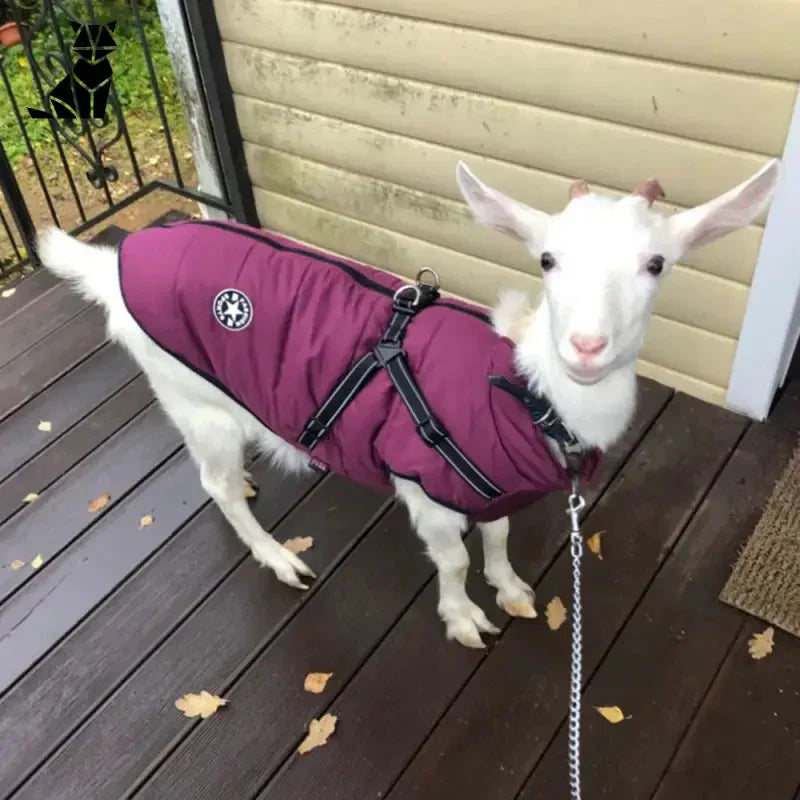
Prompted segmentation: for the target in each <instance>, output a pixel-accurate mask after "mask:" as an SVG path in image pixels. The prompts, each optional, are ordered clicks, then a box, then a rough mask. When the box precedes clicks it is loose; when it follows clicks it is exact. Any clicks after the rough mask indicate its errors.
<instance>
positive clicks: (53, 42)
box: [0, 0, 240, 277]
mask: <svg viewBox="0 0 800 800" xmlns="http://www.w3.org/2000/svg"><path fill="white" fill-rule="evenodd" d="M114 5H115V7H116V8H117V9H119V8H120V7H123V8H124V9H127V10H128V11H129V13H130V17H129V18H128V19H127V25H126V30H127V32H128V35H130V34H131V32H132V31H133V32H135V34H134V35H135V36H136V38H137V40H138V47H140V48H141V57H142V59H143V65H142V66H143V73H144V74H145V75H146V79H147V81H148V82H149V91H151V92H152V97H153V99H154V101H155V112H156V114H157V122H156V124H157V125H158V128H159V130H160V131H161V133H162V139H163V145H164V146H165V147H166V150H167V154H168V162H169V174H168V175H163V174H161V175H159V176H158V177H156V178H153V179H151V180H146V179H145V178H144V175H143V170H142V155H143V154H142V153H140V152H139V149H138V148H137V143H136V142H135V141H134V137H133V136H132V133H131V128H130V125H129V124H128V114H129V113H130V109H128V110H127V113H126V109H124V108H123V103H122V102H121V101H120V95H119V92H118V86H117V82H116V80H115V78H114V76H113V50H114V47H115V44H116V40H115V39H114V37H115V36H116V37H117V38H118V37H119V34H115V29H117V28H116V26H115V25H114V24H113V23H114V22H115V20H109V19H108V18H107V14H108V7H107V6H108V4H107V3H106V2H103V3H102V4H101V5H100V7H99V8H97V7H96V5H95V3H94V2H93V0H0V8H2V9H5V10H6V18H7V20H8V22H7V25H6V27H10V24H11V23H13V25H14V26H16V31H17V32H18V37H19V39H20V41H19V44H18V45H17V46H12V47H11V48H9V47H4V48H2V49H0V83H2V89H0V91H5V92H6V93H7V95H8V102H9V105H10V108H11V112H12V116H13V120H14V122H15V126H14V135H15V136H18V137H19V139H17V140H16V146H17V151H19V150H20V148H22V149H24V152H25V155H24V159H25V162H26V163H25V165H24V166H21V165H17V166H16V170H17V174H15V167H12V163H11V160H10V158H9V156H8V155H7V152H6V147H5V146H4V144H5V143H4V142H3V141H2V138H0V188H1V189H2V194H3V199H4V201H5V210H4V209H3V204H2V203H0V277H3V275H4V274H8V273H9V272H10V271H11V270H19V269H20V268H21V267H23V266H25V265H26V264H28V263H32V264H33V265H34V266H35V265H36V263H37V261H36V253H35V236H36V233H35V229H36V225H35V223H34V219H33V216H32V214H31V205H30V195H31V189H30V187H31V186H34V187H38V189H37V194H41V199H42V200H43V204H42V203H41V202H40V204H39V206H37V209H36V210H37V212H38V217H39V218H40V219H42V218H43V216H44V215H45V213H46V216H47V217H48V218H49V220H51V221H52V223H53V224H55V225H57V226H59V227H62V228H67V229H70V230H71V231H72V232H73V233H81V232H82V231H85V230H87V229H88V228H90V227H91V226H93V225H96V224H97V223H99V222H101V221H102V220H104V219H106V218H107V217H109V216H111V215H112V214H116V213H117V212H118V211H120V210H122V209H124V208H125V207H126V206H129V205H130V204H131V203H133V202H134V201H136V200H138V199H140V198H142V197H144V196H145V195H147V194H149V193H151V192H153V191H154V190H157V189H165V190H167V191H170V192H173V193H175V194H178V195H181V196H183V197H187V198H190V199H193V200H196V201H198V202H199V203H202V204H205V205H208V206H211V207H214V208H219V209H222V210H224V211H226V212H229V213H230V212H231V211H232V204H231V203H230V202H229V201H228V200H227V199H226V200H221V199H220V198H218V197H212V196H209V195H207V194H205V193H202V192H199V191H196V190H193V189H189V188H187V187H186V185H185V182H184V175H183V174H182V171H181V166H180V159H179V158H178V154H177V152H176V143H175V137H174V135H173V125H174V123H175V120H174V118H173V119H172V120H171V119H170V114H169V113H168V112H167V108H166V106H165V102H164V97H163V96H162V90H161V87H160V85H159V76H158V75H157V71H156V65H155V63H154V59H153V53H152V51H151V46H150V42H148V37H147V34H146V28H145V25H144V24H143V20H142V12H141V9H140V3H139V2H138V0H116V2H115V3H114ZM189 5H193V3H191V0H190V2H189ZM185 8H186V7H184V14H186V10H185ZM189 13H190V14H191V15H194V16H196V12H195V11H190V12H189ZM2 21H3V20H2V17H0V22H2ZM212 21H213V20H212ZM187 25H188V22H187ZM193 35H197V34H196V32H194V31H193ZM205 35H207V31H205V30H204V31H201V36H205ZM213 35H214V36H216V37H217V38H218V33H217V31H216V26H215V24H214V26H213ZM108 37H111V39H109V38H108ZM219 46H220V45H219V42H218V41H212V42H211V47H212V48H213V47H219ZM207 48H208V42H202V47H200V48H197V47H195V52H196V53H197V51H198V50H199V51H201V52H205V51H206V50H207ZM12 55H13V56H14V57H17V58H23V57H24V59H25V61H26V62H27V67H26V69H29V71H30V78H31V81H32V82H33V86H34V87H35V96H36V97H37V99H38V103H39V107H38V109H32V108H25V107H23V105H22V103H20V101H19V99H18V98H17V97H15V93H14V90H13V86H12V81H11V80H10V77H9V70H8V69H7V59H8V58H9V57H10V56H12ZM196 57H198V56H196ZM103 62H106V63H105V65H104V63H103ZM98 65H99V66H98ZM109 65H110V69H109ZM12 66H13V65H12ZM203 66H204V65H203V64H202V63H199V68H200V70H201V72H202V69H203ZM205 66H206V69H207V68H208V65H207V64H206V65H205ZM216 69H218V67H216ZM109 71H110V72H111V77H110V79H108V78H106V79H105V80H103V79H104V76H106V75H107V73H108V72H109ZM212 77H213V76H212ZM217 77H219V76H217ZM94 83H96V84H97V85H96V86H95V85H93V84H94ZM104 83H110V85H109V86H108V88H106V89H105V90H103V85H104ZM223 86H224V88H225V89H227V92H228V94H229V92H230V89H229V87H228V86H227V84H223ZM103 91H105V94H106V100H105V109H102V108H101V107H100V106H101V105H102V102H104V101H103V100H102V94H103ZM98 97H99V98H101V99H99V100H98V99H97V98H98ZM225 99H226V100H227V101H229V102H232V101H231V98H230V97H226V98H225ZM87 102H88V103H89V106H87V105H86V104H87ZM82 104H83V105H82ZM87 108H90V111H88V113H87V111H86V109H87ZM34 125H36V126H43V125H44V126H47V128H48V129H49V135H48V136H47V137H46V141H45V145H46V147H47V148H49V152H50V155H51V157H50V166H51V167H53V166H54V167H55V169H56V170H57V172H58V174H59V175H58V177H59V179H63V180H65V181H66V186H67V191H66V192H65V193H63V194H62V195H61V196H60V198H59V202H56V201H55V198H54V196H53V195H54V193H53V191H52V185H51V181H50V180H49V179H48V176H47V175H46V174H45V173H46V170H45V169H44V167H43V164H42V154H41V149H42V146H43V145H42V142H41V139H42V136H41V131H39V135H38V139H39V143H38V144H37V142H36V141H35V139H36V138H37V137H34V136H31V131H32V126H34ZM154 129H155V126H154V128H153V129H151V131H150V133H151V134H152V132H153V130H154ZM150 142H151V143H152V140H150ZM53 150H54V151H55V152H54V153H53ZM79 168H80V169H81V170H82V172H83V175H81V174H79ZM22 169H25V170H28V171H29V173H28V174H27V175H26V178H27V180H26V181H25V185H26V186H27V187H28V190H27V192H26V191H25V190H23V189H22V188H20V180H18V177H17V175H18V174H19V171H20V170H22ZM123 169H124V170H125V173H126V175H130V176H131V178H132V185H131V186H126V187H124V188H123V189H121V187H120V186H119V184H117V182H118V180H119V177H120V174H121V172H122V171H123ZM239 177H240V176H239ZM115 184H116V186H115ZM228 194H230V191H228ZM87 198H88V201H87ZM99 203H101V204H102V207H100V208H98V204H99ZM233 205H235V204H233ZM45 207H46V212H45ZM65 207H68V212H69V214H67V213H65V211H64V209H65ZM233 210H234V211H235V209H233ZM68 215H69V216H71V217H72V220H73V221H77V223H78V224H77V225H74V224H69V225H68V224H66V223H65V219H64V218H65V217H66V216H68ZM237 216H239V215H237ZM4 237H5V253H3V247H2V244H3V239H4ZM4 262H5V263H4Z"/></svg>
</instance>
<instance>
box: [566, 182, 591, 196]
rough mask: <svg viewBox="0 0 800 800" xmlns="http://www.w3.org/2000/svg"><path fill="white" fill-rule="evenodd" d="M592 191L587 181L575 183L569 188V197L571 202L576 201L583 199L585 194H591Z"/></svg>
mask: <svg viewBox="0 0 800 800" xmlns="http://www.w3.org/2000/svg"><path fill="white" fill-rule="evenodd" d="M590 191H591V190H590V189H589V184H588V183H586V181H575V183H573V184H572V186H570V187H569V196H570V199H571V200H574V199H575V198H576V197H583V196H584V195H585V194H589V192H590Z"/></svg>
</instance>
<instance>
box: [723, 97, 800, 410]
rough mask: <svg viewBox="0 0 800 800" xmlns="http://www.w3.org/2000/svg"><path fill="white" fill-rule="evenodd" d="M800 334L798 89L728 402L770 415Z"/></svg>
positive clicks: (799, 121)
mask: <svg viewBox="0 0 800 800" xmlns="http://www.w3.org/2000/svg"><path fill="white" fill-rule="evenodd" d="M798 338H800V92H798V94H797V96H796V97H795V104H794V110H793V112H792V119H791V122H790V123H789V132H788V134H787V137H786V144H785V147H784V150H783V158H782V164H781V175H780V178H779V180H778V185H777V188H776V190H775V195H774V197H773V200H772V205H771V207H770V210H769V215H768V217H767V224H766V226H765V228H764V237H763V239H762V242H761V249H760V250H759V253H758V259H757V261H756V267H755V272H754V274H753V281H752V284H751V287H750V293H749V296H748V299H747V308H746V310H745V315H744V321H743V323H742V329H741V332H740V334H739V342H738V344H737V347H736V354H735V356H734V360H733V368H732V371H731V378H730V382H729V384H728V393H727V397H726V402H725V405H726V406H727V407H728V408H730V409H731V410H733V411H738V412H740V413H742V414H746V415H747V416H749V417H752V418H753V419H756V420H764V419H766V418H767V416H768V415H769V411H770V408H771V406H772V402H773V400H774V398H775V395H776V393H777V391H778V389H779V388H780V387H781V386H782V385H783V383H784V381H785V380H786V374H787V372H788V370H789V365H790V363H791V360H792V354H793V353H794V350H795V347H796V346H797V342H798Z"/></svg>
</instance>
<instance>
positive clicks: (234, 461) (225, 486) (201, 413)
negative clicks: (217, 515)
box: [170, 406, 314, 589]
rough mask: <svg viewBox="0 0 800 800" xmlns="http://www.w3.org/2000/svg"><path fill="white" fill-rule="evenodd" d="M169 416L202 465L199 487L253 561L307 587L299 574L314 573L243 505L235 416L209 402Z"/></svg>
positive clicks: (242, 473) (241, 447)
mask: <svg viewBox="0 0 800 800" xmlns="http://www.w3.org/2000/svg"><path fill="white" fill-rule="evenodd" d="M170 416H171V417H172V419H173V421H174V422H175V423H176V424H177V426H178V428H179V429H180V430H181V432H182V433H183V435H184V439H185V440H186V444H187V447H188V448H189V451H190V453H191V454H192V457H193V458H194V460H195V461H196V462H197V464H198V465H199V467H200V481H201V483H202V484H203V488H204V489H205V490H206V491H207V492H208V494H209V495H210V496H211V498H212V499H213V500H214V501H215V502H216V504H217V505H218V506H219V508H220V510H221V511H222V513H223V514H224V515H225V518H226V519H227V520H228V522H229V523H230V524H231V526H232V527H233V529H234V530H235V531H236V533H237V535H238V536H239V538H240V539H241V540H242V541H243V542H244V543H245V544H246V545H247V546H248V547H249V548H250V551H251V552H252V554H253V557H254V558H255V559H256V561H258V563H259V564H261V565H263V566H266V567H269V568H270V569H271V570H272V571H273V572H274V573H275V574H276V575H277V577H278V580H280V581H283V583H287V584H289V585H290V586H294V587H296V588H298V589H307V588H308V587H307V586H306V585H305V584H304V583H303V582H302V581H301V580H300V575H307V576H310V577H314V573H313V572H312V571H311V569H309V568H308V567H307V566H306V565H305V564H304V563H303V561H302V560H301V559H300V558H298V557H297V556H296V555H295V554H294V553H291V552H289V550H287V549H286V548H285V547H283V545H281V544H280V543H279V542H278V541H276V540H275V539H274V538H273V537H272V536H271V535H270V534H269V533H267V532H266V531H265V530H264V529H263V528H262V527H261V525H260V524H259V522H258V520H257V519H256V518H255V517H254V516H253V512H252V511H251V510H250V507H249V505H248V504H247V499H246V497H245V479H246V475H247V473H246V472H245V469H244V434H243V432H242V429H241V427H240V426H239V425H238V423H237V422H236V420H235V419H234V418H233V417H232V416H231V415H230V414H229V413H227V412H226V411H224V410H222V409H217V408H215V407H213V406H203V407H200V408H198V407H197V406H194V407H192V408H191V412H190V413H189V414H182V413H180V412H179V413H178V414H175V413H170Z"/></svg>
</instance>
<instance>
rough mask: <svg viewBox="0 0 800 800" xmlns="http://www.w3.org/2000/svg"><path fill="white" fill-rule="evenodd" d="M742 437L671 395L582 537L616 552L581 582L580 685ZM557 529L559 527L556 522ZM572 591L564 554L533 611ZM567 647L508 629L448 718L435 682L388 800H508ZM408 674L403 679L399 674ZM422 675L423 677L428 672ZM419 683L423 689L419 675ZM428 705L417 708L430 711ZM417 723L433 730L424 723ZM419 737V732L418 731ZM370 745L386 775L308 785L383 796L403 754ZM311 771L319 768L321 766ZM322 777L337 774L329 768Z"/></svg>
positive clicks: (552, 723) (722, 417) (543, 738)
mask: <svg viewBox="0 0 800 800" xmlns="http://www.w3.org/2000/svg"><path fill="white" fill-rule="evenodd" d="M745 426H746V422H745V421H744V420H743V419H741V418H738V417H735V416H734V415H732V414H730V413H728V412H725V411H723V410H721V409H719V408H715V407H712V406H708V405H706V404H703V403H700V402H699V401H697V400H694V399H691V398H689V397H687V396H686V395H676V396H675V397H674V398H673V400H672V401H671V402H670V404H669V406H667V408H666V410H665V411H664V413H663V414H662V415H661V416H660V417H659V419H658V421H657V422H656V425H655V426H654V427H653V429H652V430H651V431H650V432H649V433H648V435H647V437H646V438H645V439H644V441H643V442H642V443H641V445H640V446H639V447H638V448H637V450H636V452H635V453H634V455H633V457H632V458H631V459H630V460H629V461H628V462H627V464H626V465H625V467H624V469H623V470H622V472H621V474H620V476H619V478H618V480H617V481H615V483H614V484H613V485H612V487H611V489H610V490H609V491H608V492H607V493H606V494H605V495H604V496H603V497H602V499H601V500H600V502H599V503H598V505H597V507H596V508H595V509H594V510H593V511H592V512H591V514H590V515H589V517H588V519H587V521H586V524H585V525H584V531H585V533H586V535H590V534H591V533H593V532H595V531H598V530H605V531H609V534H608V536H609V538H612V540H613V539H616V540H617V542H618V544H617V548H616V549H617V551H618V556H617V559H616V561H615V563H616V566H617V568H616V569H615V570H614V571H613V573H612V574H611V575H609V574H608V571H597V570H589V569H587V574H586V576H585V578H584V594H585V597H586V598H587V599H586V601H585V604H584V605H585V627H584V668H585V670H586V674H587V675H590V674H591V672H592V670H593V669H594V668H595V666H596V665H597V663H598V662H599V661H600V659H601V657H602V656H603V654H604V652H605V651H606V649H607V648H608V646H609V644H610V643H611V642H612V641H613V639H614V637H615V636H616V634H617V632H618V630H619V628H620V627H621V626H622V624H623V623H624V621H625V618H626V617H627V615H628V613H629V612H630V610H631V609H632V608H633V607H634V606H635V605H636V602H637V600H638V598H639V597H640V595H641V594H642V592H643V591H644V590H645V589H646V588H647V585H648V583H649V581H650V579H651V577H652V575H653V574H654V573H655V572H656V571H657V569H658V567H659V565H660V563H661V562H662V561H663V559H664V558H665V557H666V555H667V553H668V552H669V549H670V547H671V546H672V545H673V544H674V543H675V541H676V540H677V538H678V536H679V535H680V533H681V531H682V530H683V528H684V526H685V525H686V523H687V521H688V519H689V517H690V516H691V513H692V511H693V510H694V508H696V507H697V505H698V504H699V503H700V502H701V501H702V499H703V497H704V495H705V492H706V491H707V489H708V487H709V486H710V485H711V483H712V482H713V480H714V477H715V475H716V473H717V471H718V470H719V469H720V468H721V466H722V464H723V463H724V462H725V460H726V459H727V458H728V456H729V455H730V452H731V450H732V449H733V447H734V446H735V444H736V442H737V440H738V438H739V436H740V435H741V433H742V431H743V430H744V428H745ZM562 502H563V500H562ZM562 513H563V510H562ZM558 524H559V525H563V526H564V527H566V524H565V523H564V522H563V521H561V522H559V523H558ZM570 586H571V581H570V564H569V553H568V551H567V550H565V549H562V550H561V552H560V554H559V556H558V558H557V559H556V561H555V562H554V563H553V565H552V566H551V567H550V568H549V569H548V570H547V572H546V574H545V575H544V577H543V578H542V580H541V582H540V584H539V585H538V589H537V591H538V596H539V602H540V603H541V604H546V603H547V602H548V601H549V600H550V599H551V598H552V597H554V596H556V595H558V596H560V597H561V598H562V599H563V601H564V602H565V604H568V603H569V595H570ZM569 639H570V637H569V626H566V625H565V626H564V627H562V628H561V629H560V630H559V631H558V632H555V633H554V632H552V631H550V630H549V629H548V627H547V625H546V624H544V622H543V621H539V624H533V625H530V624H525V623H524V622H519V621H514V622H512V623H511V625H510V626H509V628H508V630H507V631H506V634H505V636H504V637H503V639H502V640H501V641H500V643H498V645H497V646H496V647H495V648H494V650H493V651H492V652H491V653H490V654H489V656H488V657H487V658H486V659H485V660H484V662H483V663H482V664H481V665H480V668H479V669H478V670H477V672H476V673H475V675H474V676H473V678H472V679H471V680H470V682H469V684H468V685H467V686H466V688H465V689H464V690H463V692H462V693H461V694H460V695H459V696H458V698H457V699H456V700H455V702H453V703H452V705H451V706H450V707H449V708H448V707H447V703H448V702H449V700H450V699H451V698H452V695H453V687H451V686H450V685H448V684H449V676H446V678H447V680H446V679H445V678H444V677H443V679H442V680H441V681H439V683H440V684H441V686H440V688H439V689H438V691H439V692H440V699H438V701H437V705H438V709H439V711H440V712H445V710H446V713H444V716H443V717H442V719H441V721H440V722H439V723H438V724H437V725H436V727H435V728H434V730H433V732H432V734H431V735H430V737H429V738H428V739H427V741H425V743H424V745H423V746H422V747H421V749H420V750H419V753H418V754H417V755H416V757H415V758H414V760H413V762H412V763H411V764H410V766H409V767H408V769H407V770H406V771H405V772H404V773H403V775H402V777H401V778H400V780H399V781H398V783H397V785H396V787H395V788H394V790H393V791H392V792H391V793H390V796H391V797H392V798H394V800H397V799H398V798H404V799H405V798H411V797H423V796H424V797H436V798H437V800H447V799H448V798H456V797H459V798H463V797H465V796H468V795H469V796H473V797H480V798H481V800H495V799H496V798H502V800H507V798H509V797H513V796H514V794H515V793H516V792H517V791H518V790H519V789H520V788H521V786H522V783H523V781H524V779H525V777H526V776H527V774H528V772H529V770H530V769H531V768H532V766H533V765H534V764H535V763H536V761H537V759H538V758H539V756H540V754H541V752H542V751H543V750H544V748H545V747H546V745H547V743H548V742H549V740H550V738H551V737H552V735H553V733H554V732H555V731H556V730H557V728H558V726H559V724H560V723H561V720H562V719H563V717H564V713H565V711H566V707H567V702H566V693H567V684H568V675H569V669H568V665H569V644H570V642H569ZM398 644H399V643H398ZM384 666H386V665H384ZM405 668H406V670H407V671H408V670H409V666H408V665H405ZM415 668H416V667H415ZM427 668H428V670H429V671H430V669H431V665H430V664H429V665H428V667H427ZM377 678H378V676H377V674H376V671H375V669H373V670H372V671H371V677H370V678H369V679H367V678H366V677H365V678H364V679H363V680H362V681H355V682H354V684H353V686H352V687H351V691H350V698H349V702H348V705H347V706H346V707H345V706H342V713H343V714H344V713H348V714H353V713H356V709H357V708H358V707H359V706H360V704H361V703H362V702H364V700H366V699H368V697H369V695H368V694H365V692H366V691H367V689H366V686H369V687H370V688H371V687H372V686H374V685H375V684H376V683H377ZM416 679H417V680H419V679H420V675H419V673H418V674H417V676H416ZM431 682H432V680H431V679H427V680H426V683H431ZM365 684H366V686H365ZM372 691H374V690H372ZM431 691H432V690H431ZM430 694H431V693H430V692H428V695H429V701H428V703H427V704H426V705H432V703H431V702H430ZM426 719H429V720H430V723H433V722H435V721H436V717H435V716H432V715H428V713H427V712H426ZM384 722H385V720H384ZM416 727H419V728H422V727H423V725H422V721H421V720H420V721H419V722H418V723H417V725H416ZM476 731H480V732H481V733H480V735H476V734H475V732H476ZM419 733H420V732H419V731H417V732H415V733H414V736H416V737H418V736H419ZM395 738H396V737H395ZM368 741H369V744H370V746H371V747H374V748H375V749H374V751H373V755H372V760H373V761H374V762H376V763H381V764H383V763H384V761H385V762H387V764H386V766H385V767H383V770H385V772H386V773H387V774H383V775H379V776H375V777H374V778H373V781H374V782H370V783H369V784H366V785H365V784H363V783H362V779H361V778H360V776H355V775H349V774H348V775H347V778H348V780H347V781H345V782H344V783H340V782H339V781H338V780H337V781H335V782H333V781H328V780H326V779H325V778H324V777H323V776H321V775H318V774H317V775H315V777H316V779H317V780H318V781H323V782H324V787H325V789H324V792H323V794H325V795H326V796H334V797H343V796H344V791H345V786H346V785H348V783H349V782H352V781H358V785H359V786H360V787H361V789H360V791H361V792H362V793H363V794H362V796H366V795H367V794H368V793H369V792H371V791H373V790H374V791H385V790H386V789H388V788H389V786H388V784H386V781H387V780H392V779H394V777H395V776H396V775H397V774H398V773H399V771H400V769H401V768H402V766H403V762H401V761H400V754H399V753H398V754H395V753H396V750H397V749H399V748H397V747H396V744H395V743H394V739H390V738H387V737H385V736H380V734H379V731H377V730H373V729H372V726H370V731H369V734H368ZM390 742H391V744H390ZM378 743H379V744H378ZM412 743H413V747H411V745H412ZM419 744H420V742H418V741H414V740H413V739H412V737H411V736H409V744H408V745H407V746H406V747H407V748H408V749H406V750H405V751H404V753H403V755H406V757H410V756H411V755H413V753H414V749H413V748H414V747H416V746H418V745H419ZM331 757H332V758H335V755H334V754H333V753H332V754H331ZM317 761H318V762H322V764H321V765H322V766H325V762H327V761H328V759H327V758H325V757H323V758H322V759H317ZM389 765H391V769H393V770H394V772H391V771H390V769H389ZM327 766H328V768H329V769H331V770H332V771H333V770H334V767H333V766H332V765H331V764H327ZM293 775H294V782H293V783H290V784H289V786H295V787H296V786H297V785H298V783H301V784H302V785H303V786H305V780H306V777H305V776H304V775H302V774H301V770H300V769H299V768H298V767H297V765H295V769H294V770H293ZM309 777H311V776H310V775H309ZM377 778H379V779H380V780H377ZM382 784H383V785H382ZM286 788H287V786H286V784H285V783H283V784H278V785H276V786H275V788H274V791H268V792H266V793H265V794H264V797H265V798H266V797H280V796H281V792H282V791H285V790H286ZM290 794H292V793H291V792H290ZM297 794H300V792H299V791H298V792H297Z"/></svg>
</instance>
